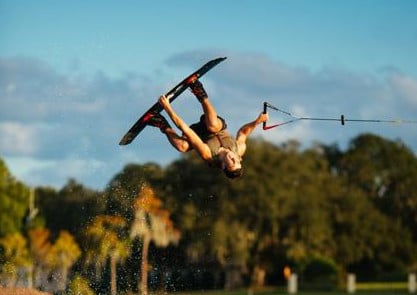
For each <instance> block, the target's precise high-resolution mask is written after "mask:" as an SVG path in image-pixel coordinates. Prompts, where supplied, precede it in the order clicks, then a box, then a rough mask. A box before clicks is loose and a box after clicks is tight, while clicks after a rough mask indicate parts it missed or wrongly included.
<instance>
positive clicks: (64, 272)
mask: <svg viewBox="0 0 417 295" xmlns="http://www.w3.org/2000/svg"><path fill="white" fill-rule="evenodd" d="M80 255H81V250H80V247H79V246H78V244H77V242H76V241H75V239H74V237H73V236H72V235H71V234H70V233H69V232H68V231H61V232H60V233H59V237H58V239H57V240H56V242H55V244H54V245H53V246H52V249H51V251H50V253H48V257H50V263H51V264H52V265H54V267H55V268H56V269H58V270H59V273H60V275H61V276H62V277H61V280H60V286H59V290H61V291H65V288H66V286H67V279H68V271H69V269H70V268H71V267H72V266H73V264H74V263H75V262H76V261H77V260H78V257H80Z"/></svg>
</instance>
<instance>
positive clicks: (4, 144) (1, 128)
mask: <svg viewBox="0 0 417 295" xmlns="http://www.w3.org/2000/svg"><path fill="white" fill-rule="evenodd" d="M0 139H1V140H0V150H1V151H2V153H3V154H5V155H8V154H16V155H21V156H30V155H33V154H35V153H36V152H37V150H38V148H39V146H38V140H37V136H36V130H35V128H34V127H32V126H27V125H25V124H21V123H19V122H0Z"/></svg>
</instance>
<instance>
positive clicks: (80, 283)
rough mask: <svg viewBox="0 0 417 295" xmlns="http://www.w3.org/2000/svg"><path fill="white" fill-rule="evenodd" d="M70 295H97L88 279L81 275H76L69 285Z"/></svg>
mask: <svg viewBox="0 0 417 295" xmlns="http://www.w3.org/2000/svg"><path fill="white" fill-rule="evenodd" d="M67 294H68V295H95V293H94V290H93V289H92V288H91V287H90V285H89V283H88V280H87V279H85V278H83V277H82V276H80V275H78V274H77V275H75V276H74V278H73V279H72V280H71V282H70V283H69V286H68V292H67Z"/></svg>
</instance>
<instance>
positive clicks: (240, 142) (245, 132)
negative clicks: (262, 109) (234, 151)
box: [236, 113, 268, 156]
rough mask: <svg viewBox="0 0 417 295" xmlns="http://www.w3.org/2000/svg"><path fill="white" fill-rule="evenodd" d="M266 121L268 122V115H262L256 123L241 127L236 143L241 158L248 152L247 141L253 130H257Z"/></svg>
mask: <svg viewBox="0 0 417 295" xmlns="http://www.w3.org/2000/svg"><path fill="white" fill-rule="evenodd" d="M266 121H268V114H265V113H261V114H259V116H258V117H257V118H256V119H255V120H254V121H252V122H249V123H247V124H245V125H243V126H242V127H240V129H239V131H238V132H237V135H236V143H237V147H238V150H239V155H240V156H243V155H244V153H245V152H246V140H247V139H248V137H249V135H251V133H252V132H253V130H255V128H256V126H258V125H259V124H261V123H263V122H266Z"/></svg>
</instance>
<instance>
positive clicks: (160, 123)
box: [145, 113, 190, 152]
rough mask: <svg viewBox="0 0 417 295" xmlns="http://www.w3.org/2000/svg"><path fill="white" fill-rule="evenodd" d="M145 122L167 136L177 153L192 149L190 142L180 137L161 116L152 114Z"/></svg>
mask: <svg viewBox="0 0 417 295" xmlns="http://www.w3.org/2000/svg"><path fill="white" fill-rule="evenodd" d="M145 121H146V124H147V125H149V126H153V127H156V128H159V130H161V132H162V133H164V134H165V135H166V136H167V138H168V141H169V142H170V144H171V145H172V146H173V147H174V148H175V149H176V150H177V151H179V152H186V151H188V150H189V149H190V144H189V143H188V141H187V140H186V139H185V138H184V137H181V136H179V135H178V134H177V133H176V132H175V130H174V129H172V127H171V125H169V123H168V121H167V120H166V119H165V118H164V116H162V115H161V114H158V113H150V114H149V116H148V117H147V118H146V119H145Z"/></svg>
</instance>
